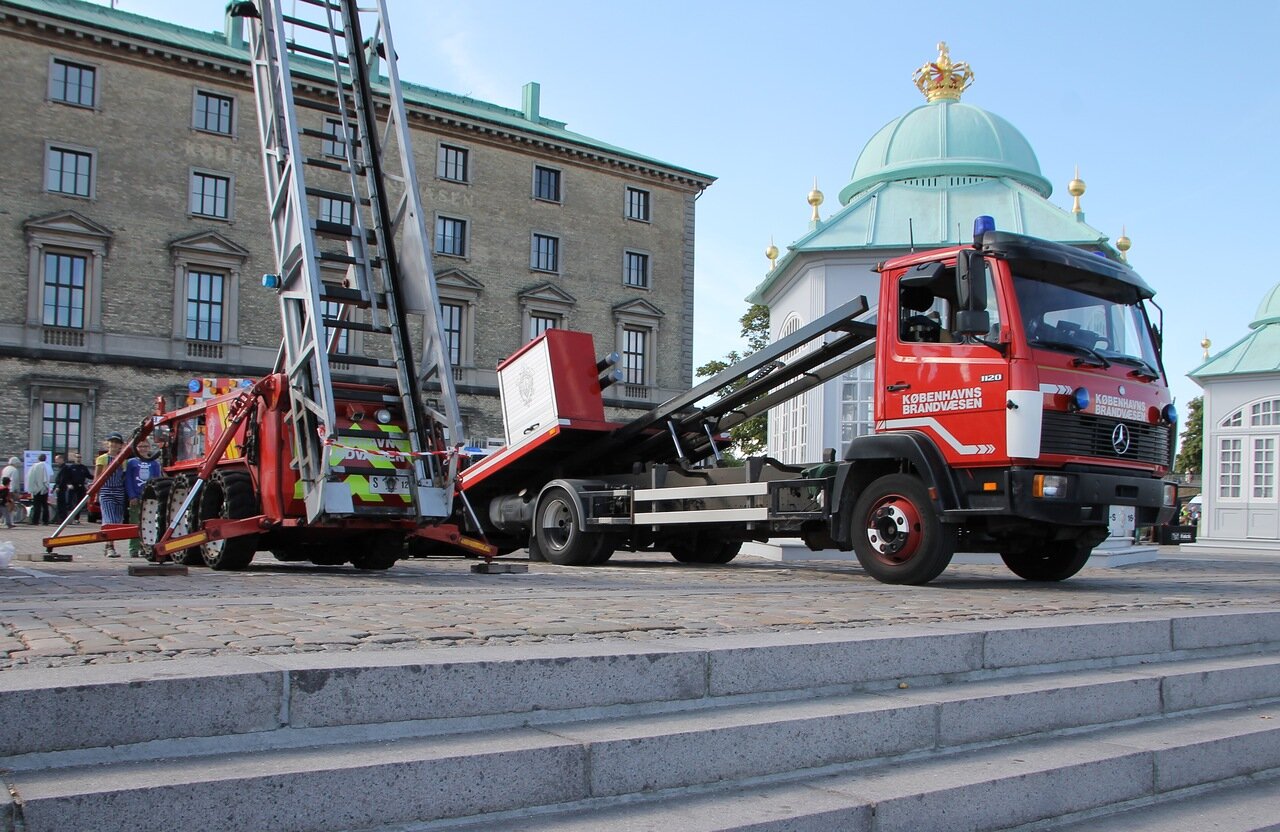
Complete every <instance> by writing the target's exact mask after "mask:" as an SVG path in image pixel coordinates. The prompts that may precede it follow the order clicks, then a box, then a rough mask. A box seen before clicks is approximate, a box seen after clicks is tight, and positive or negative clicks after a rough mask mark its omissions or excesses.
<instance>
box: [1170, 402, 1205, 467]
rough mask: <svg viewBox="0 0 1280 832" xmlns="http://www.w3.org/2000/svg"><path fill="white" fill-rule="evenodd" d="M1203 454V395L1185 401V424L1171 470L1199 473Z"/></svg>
mask: <svg viewBox="0 0 1280 832" xmlns="http://www.w3.org/2000/svg"><path fill="white" fill-rule="evenodd" d="M1203 454H1204V396H1196V397H1195V398H1194V399H1192V400H1191V401H1189V402H1187V426H1186V427H1185V428H1183V429H1182V447H1181V448H1180V449H1179V450H1178V458H1177V459H1176V460H1174V463H1173V470H1174V471H1176V472H1178V473H1179V474H1186V473H1191V474H1199V473H1200V465H1201V459H1202V457H1203Z"/></svg>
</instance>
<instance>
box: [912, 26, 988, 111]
mask: <svg viewBox="0 0 1280 832" xmlns="http://www.w3.org/2000/svg"><path fill="white" fill-rule="evenodd" d="M912 78H913V79H914V80H915V82H916V86H917V87H919V89H920V92H922V93H924V97H925V100H926V101H959V100H960V93H962V92H964V91H965V90H967V89H969V85H970V84H972V83H973V70H972V69H970V68H969V65H968V64H967V63H965V62H964V61H961V62H959V63H952V62H951V52H950V51H949V50H948V49H947V44H946V41H942V42H940V43H939V44H938V60H936V61H933V62H931V63H927V64H925V65H924V66H922V67H920V68H919V69H917V70H916V71H915V75H913V76H912Z"/></svg>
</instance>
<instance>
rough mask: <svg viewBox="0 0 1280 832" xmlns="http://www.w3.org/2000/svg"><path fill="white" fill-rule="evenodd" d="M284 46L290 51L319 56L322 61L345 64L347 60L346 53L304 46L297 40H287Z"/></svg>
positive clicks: (314, 56)
mask: <svg viewBox="0 0 1280 832" xmlns="http://www.w3.org/2000/svg"><path fill="white" fill-rule="evenodd" d="M325 31H327V30H325ZM284 48H285V49H288V50H289V51H290V52H297V53H298V54H300V55H310V56H311V57H313V58H319V59H320V60H322V61H333V62H334V63H338V64H345V63H346V62H347V56H346V55H335V54H333V53H332V52H328V51H326V50H324V49H316V48H315V47H314V46H304V45H303V44H301V43H298V42H297V41H292V40H291V41H287V42H286V43H285V45H284Z"/></svg>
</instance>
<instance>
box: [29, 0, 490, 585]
mask: <svg viewBox="0 0 1280 832" xmlns="http://www.w3.org/2000/svg"><path fill="white" fill-rule="evenodd" d="M286 6H290V8H291V12H290V13H289V14H286V13H285V11H284V9H285V7H286ZM231 13H232V14H233V15H236V16H239V17H243V18H245V19H246V20H247V21H248V24H249V25H248V27H247V29H248V35H249V49H250V60H251V67H252V73H253V83H254V92H255V100H256V105H257V122H258V128H259V133H260V138H261V145H262V162H263V172H264V176H265V181H266V190H267V193H266V196H267V205H268V207H269V213H270V232H271V239H272V243H273V247H274V252H275V261H276V272H275V273H272V274H269V275H265V276H264V278H263V282H264V285H266V286H267V287H268V288H272V289H274V290H275V292H276V294H277V297H278V299H279V304H280V313H281V328H282V330H283V340H282V344H281V347H280V351H279V353H278V356H277V359H276V364H275V368H274V371H273V372H272V373H270V374H268V375H267V376H265V377H263V378H262V379H259V380H256V381H248V382H246V384H247V385H248V386H246V387H243V388H239V389H235V390H232V391H229V392H227V393H225V394H222V395H218V396H213V397H210V398H206V399H203V400H200V401H197V402H196V403H194V404H192V405H190V406H188V407H185V408H179V409H177V410H172V411H167V410H165V407H164V402H163V399H162V398H161V399H157V403H156V409H155V414H154V415H153V416H151V417H149V418H148V419H146V420H144V421H143V423H142V424H141V425H140V426H139V428H138V429H137V430H136V431H134V433H133V435H132V436H131V437H130V440H129V442H128V444H127V445H126V447H125V448H124V450H123V451H122V452H121V453H120V454H119V455H118V456H117V457H116V458H115V459H114V460H112V462H111V465H110V467H109V469H108V471H107V472H105V473H104V475H103V476H101V477H99V480H98V481H97V482H95V483H94V485H93V487H92V488H91V494H90V496H92V494H93V493H95V492H96V491H97V490H98V489H99V488H100V487H101V483H102V481H104V480H105V479H106V477H107V476H109V475H110V474H111V473H112V472H113V471H115V470H116V469H117V468H118V467H119V466H120V465H122V464H123V462H124V460H125V459H126V458H127V457H129V456H131V455H133V454H134V452H135V449H136V447H137V445H138V443H139V442H140V441H142V440H148V439H151V440H156V442H155V444H156V446H157V447H158V448H159V449H160V451H159V453H160V454H161V455H162V464H163V471H164V475H163V476H162V477H160V478H156V479H152V480H151V481H149V482H148V483H147V484H146V486H145V491H144V492H143V494H142V497H141V501H140V515H141V516H140V521H139V523H138V524H137V525H136V526H132V525H120V526H114V527H110V526H109V527H105V528H103V529H102V530H101V531H99V532H93V533H90V534H85V535H76V534H73V535H64V534H63V527H60V528H59V529H58V530H57V531H56V532H55V534H54V536H53V537H51V538H48V539H46V540H45V545H46V548H48V549H49V550H50V551H52V548H53V547H56V546H60V545H70V544H73V543H83V542H88V541H89V540H111V539H123V538H129V537H135V536H136V537H140V538H141V543H142V546H143V548H144V550H145V552H146V553H147V555H148V557H150V558H153V559H157V560H167V559H170V558H172V559H173V560H176V561H177V562H179V563H184V564H202V565H208V566H210V567H212V568H214V569H240V568H244V567H246V566H247V565H248V563H249V562H250V561H251V560H252V558H253V557H254V554H255V552H257V551H259V550H269V551H271V552H272V553H273V554H274V555H275V556H276V557H277V558H279V559H282V560H311V561H314V562H317V563H342V562H345V561H347V560H350V561H351V563H352V564H353V565H355V566H356V567H359V568H365V569H385V568H387V567H389V566H391V565H392V564H393V563H395V561H396V559H397V558H398V557H400V555H401V554H402V552H403V550H404V545H405V541H406V539H408V538H412V537H420V538H426V539H429V540H432V541H436V542H438V543H441V544H447V545H452V546H461V547H462V548H463V549H465V550H468V551H470V552H472V553H473V554H481V555H490V554H492V551H493V549H492V547H491V546H489V545H488V544H487V543H485V542H484V541H483V540H477V539H475V538H473V537H470V536H468V535H465V534H463V533H462V531H461V529H460V527H459V526H458V525H457V524H456V523H454V522H452V521H451V519H450V518H451V517H452V516H453V515H454V514H455V511H456V509H455V503H462V504H465V500H466V498H465V495H459V494H458V493H457V492H456V491H455V483H456V480H457V474H458V466H459V454H458V452H457V451H458V449H459V448H460V446H461V442H462V428H461V419H460V416H459V411H458V404H457V397H456V395H455V391H454V386H453V375H452V370H451V368H450V366H449V359H448V354H447V350H446V348H445V344H444V342H443V340H442V336H441V331H442V330H441V324H440V321H439V318H438V315H439V312H438V310H439V300H438V297H437V294H436V284H435V279H434V275H433V272H432V262H431V246H430V244H429V238H428V236H427V230H426V226H425V220H424V218H425V217H426V216H427V215H426V212H425V210H424V208H423V205H422V203H421V197H420V191H419V188H418V186H417V176H416V171H415V167H414V159H413V152H412V147H413V145H412V140H411V136H410V129H409V125H408V121H407V118H406V114H405V103H404V99H403V97H402V94H401V88H400V80H399V75H398V69H397V65H396V51H395V46H394V44H393V42H392V33H391V28H390V26H389V25H388V20H387V8H386V2H385V0H364V2H363V3H362V4H361V5H360V6H357V3H356V2H355V0H297V2H294V3H291V4H286V3H283V2H277V0H237V2H234V3H232V5H231ZM379 64H380V65H381V66H382V67H383V68H384V69H385V73H386V78H385V79H379V78H378V77H377V76H378V72H377V71H376V69H375V68H376V67H377V66H379ZM299 71H303V72H306V73H307V74H308V75H309V76H310V77H309V78H308V81H314V80H315V79H316V77H317V76H322V77H324V76H327V77H325V80H326V81H327V85H328V86H330V88H331V89H332V90H333V95H332V97H327V98H322V97H319V96H317V95H315V94H307V95H303V94H295V87H294V73H295V72H299ZM300 109H309V110H318V111H321V112H323V113H324V114H325V115H326V116H327V117H328V119H329V120H330V123H333V122H336V123H337V124H338V125H340V126H339V129H338V131H336V132H330V131H322V130H316V129H312V128H308V127H304V126H303V121H302V119H300V118H299V114H298V111H299V110H300ZM322 201H323V202H325V203H326V204H327V205H328V206H330V208H331V209H332V208H333V207H334V206H339V210H338V211H337V212H335V211H333V210H330V211H329V212H328V213H327V215H326V216H324V217H321V216H318V212H317V211H316V210H314V206H316V205H318V204H319V203H320V202H322ZM411 316H412V317H414V318H416V319H417V320H420V321H421V329H422V340H421V345H420V349H418V350H415V346H417V345H415V343H414V342H413V335H412V333H411V327H410V320H411ZM353 332H360V333H362V334H363V338H364V344H365V348H366V349H365V351H364V352H365V355H362V356H356V355H342V356H341V360H342V362H344V363H346V364H349V365H359V366H362V367H365V368H367V372H368V376H367V377H366V378H365V379H363V380H362V381H361V382H359V383H356V382H349V381H341V380H336V379H335V378H334V376H333V372H332V362H333V360H334V354H335V352H336V351H337V348H338V345H339V344H340V343H341V342H342V339H343V338H344V337H346V336H347V334H349V333H353ZM428 388H434V391H433V392H434V403H435V404H434V406H428V404H427V401H426V399H425V398H424V394H425V393H426V392H427V391H428ZM87 499H89V498H88V497H86V500H87ZM463 514H464V515H465V511H464V512H463ZM473 525H474V524H473ZM64 526H65V524H64Z"/></svg>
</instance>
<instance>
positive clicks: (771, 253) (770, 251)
mask: <svg viewBox="0 0 1280 832" xmlns="http://www.w3.org/2000/svg"><path fill="white" fill-rule="evenodd" d="M764 256H765V257H768V258H769V271H773V268H774V266H776V265H778V247H777V246H775V245H774V244H773V238H772V237H770V238H769V247H768V248H767V249H765V250H764Z"/></svg>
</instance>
